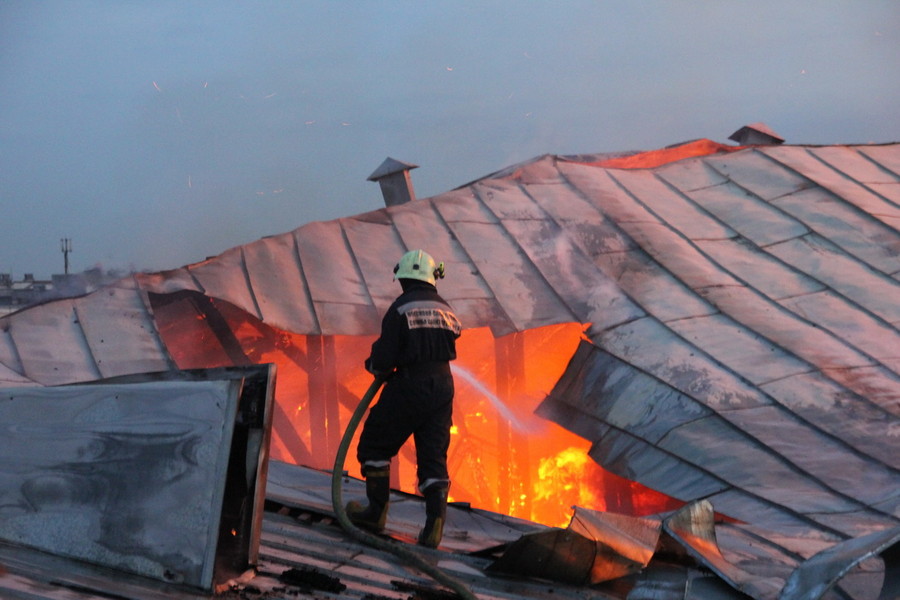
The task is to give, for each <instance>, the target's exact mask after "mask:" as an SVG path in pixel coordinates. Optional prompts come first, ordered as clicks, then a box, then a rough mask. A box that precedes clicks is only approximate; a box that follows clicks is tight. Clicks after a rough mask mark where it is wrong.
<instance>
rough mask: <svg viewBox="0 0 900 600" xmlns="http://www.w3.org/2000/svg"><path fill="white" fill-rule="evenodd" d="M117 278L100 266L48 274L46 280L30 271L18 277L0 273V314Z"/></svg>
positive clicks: (89, 289) (75, 293) (78, 292)
mask: <svg viewBox="0 0 900 600" xmlns="http://www.w3.org/2000/svg"><path fill="white" fill-rule="evenodd" d="M113 278H116V279H117V278H118V276H117V275H113V274H112V273H107V274H104V273H103V272H102V270H101V269H99V268H94V269H88V270H87V271H84V272H83V273H74V274H67V275H62V274H57V275H51V276H50V279H37V278H35V276H34V274H33V273H25V274H24V275H23V276H22V279H21V280H14V279H13V276H12V274H11V273H0V316H4V315H8V314H10V313H14V312H16V311H18V310H22V309H23V308H27V307H29V306H33V305H35V304H40V303H41V302H46V301H47V300H53V299H57V298H72V297H75V296H83V295H84V294H87V293H89V292H92V291H94V290H96V289H97V288H99V287H101V286H102V285H105V284H106V283H109V282H110V281H111V279H113Z"/></svg>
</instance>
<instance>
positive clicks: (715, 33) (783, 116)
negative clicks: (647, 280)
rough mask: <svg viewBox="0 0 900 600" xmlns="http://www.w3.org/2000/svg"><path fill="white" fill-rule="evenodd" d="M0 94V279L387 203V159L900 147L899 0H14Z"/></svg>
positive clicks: (181, 259) (136, 262)
mask: <svg viewBox="0 0 900 600" xmlns="http://www.w3.org/2000/svg"><path fill="white" fill-rule="evenodd" d="M0 94H2V96H0V232H2V234H0V273H3V272H7V273H12V274H13V276H14V277H15V278H17V279H18V278H20V277H21V276H22V274H23V273H34V274H35V275H36V276H37V277H48V276H49V275H50V274H51V273H61V272H62V270H63V257H62V253H61V252H60V238H63V237H66V238H71V239H72V245H73V253H72V254H71V255H70V264H71V270H72V271H73V272H77V271H81V270H84V269H87V268H91V267H95V266H100V267H101V268H103V269H135V270H162V269H169V268H175V267H179V266H182V265H184V264H188V263H192V262H197V261H200V260H203V259H204V258H205V257H206V256H210V255H215V254H219V253H221V252H222V251H224V250H226V249H228V248H230V247H233V246H236V245H239V244H245V243H249V242H252V241H254V240H256V239H258V238H260V237H263V236H266V235H273V234H278V233H283V232H285V231H289V230H291V229H294V228H296V227H299V226H300V225H302V224H304V223H307V222H310V221H319V220H330V219H334V218H337V217H342V216H350V215H354V214H358V213H362V212H366V211H369V210H373V209H376V208H380V207H381V206H382V205H383V204H382V200H381V194H380V191H379V189H378V185H377V184H375V183H372V182H368V181H366V177H368V175H369V174H370V173H371V172H372V171H374V170H375V168H376V167H378V165H379V164H381V162H382V161H383V160H384V159H385V158H386V157H387V156H391V157H393V158H396V159H398V160H402V161H405V162H412V163H415V164H418V165H419V166H420V168H419V169H416V170H415V171H413V183H414V186H415V189H416V194H417V195H418V196H419V197H426V196H433V195H436V194H440V193H442V192H445V191H447V190H450V189H452V188H454V187H457V186H459V185H463V184H465V183H467V182H469V181H471V180H473V179H476V178H479V177H482V176H484V175H487V174H488V173H491V172H492V171H496V170H498V169H500V168H503V167H505V166H508V165H510V164H513V163H516V162H519V161H522V160H526V159H529V158H533V157H536V156H539V155H542V154H546V153H554V154H575V153H593V152H616V151H624V150H651V149H654V148H659V147H663V146H667V145H669V144H673V143H677V142H681V141H686V140H690V139H695V138H701V137H706V138H710V139H713V140H715V141H719V142H727V138H728V136H729V135H730V134H731V133H732V132H733V131H735V130H736V129H737V128H738V127H740V126H741V125H744V124H747V123H752V122H756V121H763V122H765V123H767V124H768V125H769V126H770V127H771V128H772V129H774V130H775V131H776V132H778V133H779V134H780V135H782V136H783V137H785V138H786V139H787V142H788V143H798V144H806V143H808V144H831V143H860V142H862V143H865V142H876V143H881V142H895V141H900V111H898V108H897V107H898V106H900V3H897V2H896V0H883V1H874V0H847V1H844V2H837V1H829V0H816V1H807V2H797V1H792V0H773V1H759V0H753V1H737V0H735V1H715V2H713V1H690V2H688V1H681V2H679V1H661V0H660V1H650V0H647V1H640V0H618V1H587V0H584V1H563V2H550V1H547V2H537V1H533V2H532V1H524V0H516V1H513V0H508V1H490V0H477V1H472V2H462V1H460V2H431V1H428V2H422V1H419V0H417V1H409V2H406V1H404V2H399V1H393V2H388V1H383V2H378V1H359V0H352V1H351V0H346V1H340V0H332V1H328V2H324V1H322V2H320V1H310V0H304V1H302V2H300V1H296V2H287V1H285V2H252V1H244V2H224V1H221V0H216V1H185V0H177V1H165V0H154V1H137V0H133V1H132V0H116V1H113V0H109V1H105V2H85V1H77V0H67V1H52V0H51V1H46V2H34V1H32V0H3V1H2V2H0ZM395 258H396V257H386V260H387V261H393V260H395Z"/></svg>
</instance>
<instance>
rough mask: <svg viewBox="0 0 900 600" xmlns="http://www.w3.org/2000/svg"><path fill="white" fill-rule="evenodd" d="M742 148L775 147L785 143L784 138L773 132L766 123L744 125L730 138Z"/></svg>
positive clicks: (729, 137)
mask: <svg viewBox="0 0 900 600" xmlns="http://www.w3.org/2000/svg"><path fill="white" fill-rule="evenodd" d="M728 139H729V140H734V141H735V142H737V143H738V144H740V145H741V146H774V145H778V144H783V143H784V138H783V137H781V136H780V135H778V134H777V133H775V132H774V131H772V130H771V129H770V128H769V126H768V125H766V124H765V123H751V124H750V125H744V126H743V127H741V128H740V129H738V130H737V131H735V132H734V133H732V134H731V135H730V136H728Z"/></svg>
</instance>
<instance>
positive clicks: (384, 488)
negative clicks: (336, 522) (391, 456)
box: [347, 465, 391, 533]
mask: <svg viewBox="0 0 900 600" xmlns="http://www.w3.org/2000/svg"><path fill="white" fill-rule="evenodd" d="M362 474H363V477H365V478H366V497H367V498H368V500H369V504H368V505H366V506H364V505H363V504H362V503H360V502H356V501H352V502H348V503H347V517H348V518H349V519H350V521H351V522H352V523H353V524H354V525H356V526H357V527H361V528H363V529H368V530H369V531H372V532H375V533H380V532H382V531H384V523H385V521H387V513H388V504H389V501H390V496H391V466H390V465H387V466H386V467H366V466H364V467H363V469H362Z"/></svg>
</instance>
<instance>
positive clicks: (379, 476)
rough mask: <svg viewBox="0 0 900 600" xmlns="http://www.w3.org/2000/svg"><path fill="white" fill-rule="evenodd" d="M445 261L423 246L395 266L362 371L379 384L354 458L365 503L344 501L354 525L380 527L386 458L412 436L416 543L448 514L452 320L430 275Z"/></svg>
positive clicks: (438, 530) (430, 543) (427, 542)
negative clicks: (396, 290) (421, 504)
mask: <svg viewBox="0 0 900 600" xmlns="http://www.w3.org/2000/svg"><path fill="white" fill-rule="evenodd" d="M443 277H444V263H441V264H440V265H436V264H435V262H434V259H433V258H432V257H431V256H429V255H428V254H427V253H426V252H424V251H422V250H412V251H410V252H407V253H406V254H404V255H403V256H402V257H401V259H400V262H399V263H397V265H396V266H395V267H394V279H395V280H398V281H399V282H400V286H401V287H402V288H403V292H402V293H401V294H400V296H399V297H398V298H397V299H396V300H395V301H394V302H393V304H391V306H390V308H388V310H387V312H386V313H385V315H384V318H383V320H382V323H381V335H380V336H379V337H378V339H377V340H375V342H374V343H373V344H372V352H371V354H370V356H369V358H367V359H366V361H365V367H366V370H367V371H369V372H370V373H372V374H373V375H375V376H378V377H385V378H386V383H385V386H384V389H383V390H382V392H381V397H380V399H379V400H378V403H377V404H376V405H375V406H374V407H372V409H371V411H370V412H369V416H368V417H367V418H366V421H365V424H364V425H363V430H362V434H361V435H360V439H359V444H358V445H357V459H358V460H359V462H360V465H361V468H362V474H363V477H365V479H366V496H367V498H368V504H367V505H363V504H361V503H359V502H350V503H348V504H347V516H348V517H349V518H350V520H351V521H353V522H354V523H356V524H357V525H358V526H360V527H364V528H366V529H368V530H370V531H375V532H380V531H382V530H383V529H384V524H385V520H386V519H387V512H388V500H389V495H390V476H391V459H392V458H393V457H394V456H396V455H397V453H398V452H399V451H400V447H401V446H402V445H403V444H404V443H405V442H406V441H407V440H408V439H409V437H410V436H413V439H414V440H415V444H416V470H417V476H418V483H419V491H420V492H421V493H422V495H423V496H424V497H425V526H424V528H423V529H422V531H421V533H420V534H419V538H418V543H419V544H421V545H423V546H427V547H430V548H436V547H437V545H438V543H439V542H440V541H441V536H442V534H443V527H444V521H445V519H446V514H447V493H448V491H449V489H450V476H449V473H448V471H447V449H448V447H449V446H450V426H451V418H452V413H453V394H454V388H453V376H452V374H451V372H450V361H451V360H453V359H455V358H456V339H457V338H458V337H459V335H460V331H461V327H460V323H459V320H458V319H457V318H456V315H455V314H454V313H453V309H452V308H451V307H450V305H449V304H447V302H446V301H445V300H444V299H443V298H441V296H440V295H438V292H437V288H436V287H435V281H436V280H437V279H442V278H443Z"/></svg>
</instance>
